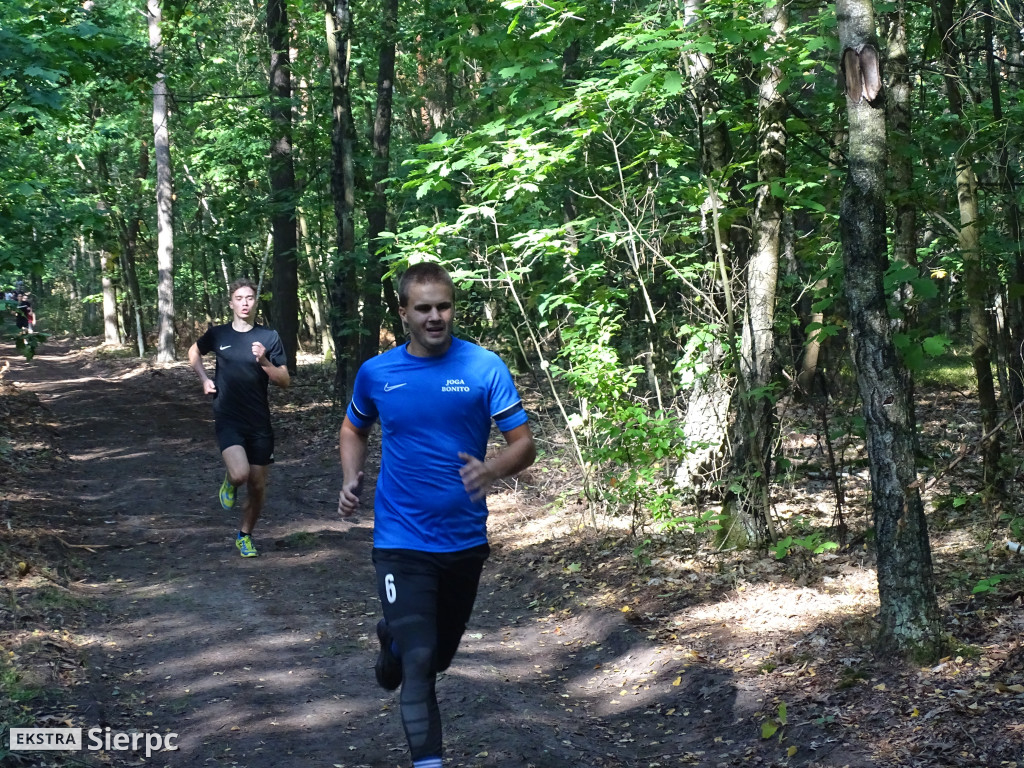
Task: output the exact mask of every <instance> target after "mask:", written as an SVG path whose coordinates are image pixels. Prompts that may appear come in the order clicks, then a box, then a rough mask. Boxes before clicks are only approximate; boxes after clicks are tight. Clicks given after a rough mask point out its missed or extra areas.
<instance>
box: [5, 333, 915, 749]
mask: <svg viewBox="0 0 1024 768" xmlns="http://www.w3.org/2000/svg"><path fill="white" fill-rule="evenodd" d="M304 377H305V374H304V373H303V372H302V371H300V375H299V376H298V377H297V380H296V386H294V387H293V388H292V389H291V390H289V391H287V392H274V394H273V399H272V408H273V410H274V412H275V426H276V432H277V450H276V455H277V463H276V465H275V466H274V468H273V470H272V475H271V479H270V486H269V492H268V498H267V508H266V512H265V515H264V518H263V520H262V521H261V523H260V525H259V527H258V528H257V531H256V536H255V540H256V543H257V545H258V546H259V547H260V552H261V556H260V557H258V558H252V559H248V560H246V559H243V558H241V557H239V556H238V555H237V552H236V551H235V548H234V546H233V544H232V535H233V532H234V530H235V529H236V526H237V519H236V516H235V515H234V514H227V513H225V512H223V511H222V510H221V509H220V507H219V505H218V504H217V500H216V490H217V487H218V485H219V483H220V480H221V477H222V472H223V470H222V466H221V464H220V461H219V457H218V455H217V453H216V448H215V445H214V440H213V429H212V419H211V416H210V411H209V406H208V403H207V402H206V401H205V400H204V398H203V397H202V395H201V393H200V390H199V387H198V385H197V384H196V382H195V379H194V374H192V372H191V371H189V370H188V369H187V368H186V367H185V366H184V365H182V364H179V365H177V366H171V367H166V368H157V367H153V366H138V365H137V364H136V363H134V362H126V361H106V362H103V361H96V360H94V359H93V358H91V357H90V356H83V355H81V354H78V353H76V352H75V350H74V349H72V348H71V347H70V346H69V345H68V344H66V343H65V344H62V343H59V342H58V343H51V344H49V345H48V346H47V347H46V348H45V349H44V350H42V353H41V354H40V355H39V356H37V357H36V358H35V360H34V361H32V362H31V363H25V362H23V361H18V362H15V367H14V369H13V370H12V372H11V373H10V374H8V380H9V381H10V380H16V381H20V382H22V386H24V387H25V388H28V389H31V390H32V391H34V392H36V393H37V394H38V396H39V397H40V399H41V400H42V401H43V403H44V404H45V405H46V406H47V407H48V408H49V409H51V410H52V412H53V413H54V414H55V417H56V420H57V422H58V423H59V431H60V445H61V447H62V448H63V450H64V451H65V452H66V454H67V460H66V461H64V462H63V463H62V464H61V467H62V469H61V470H60V471H59V472H56V473H55V472H53V471H52V470H51V471H49V472H48V473H46V474H39V475H37V476H31V475H29V476H28V478H27V479H28V482H29V483H31V484H34V485H35V486H36V487H37V488H39V492H38V498H37V499H36V502H37V503H38V504H39V505H40V510H41V514H45V515H46V516H48V518H49V519H51V520H54V521H62V533H61V535H62V536H63V537H64V538H65V540H66V541H67V542H68V543H69V544H70V545H71V546H72V547H73V552H74V555H75V556H76V557H77V558H78V560H79V564H78V565H79V567H80V569H81V572H82V573H85V574H87V575H86V577H85V578H83V579H80V580H78V581H77V582H76V583H75V584H74V585H73V590H74V591H75V592H76V594H77V595H79V596H81V597H85V598H88V599H89V601H90V604H91V605H94V606H96V607H97V608H98V610H96V611H95V612H93V613H91V614H90V618H89V620H88V621H87V622H86V624H87V625H86V626H84V627H79V628H78V629H77V634H78V637H79V639H80V641H81V642H83V643H84V644H85V647H86V650H87V659H86V671H85V674H84V677H85V680H84V682H82V684H81V685H79V686H77V688H75V689H74V692H75V694H76V695H77V698H78V701H77V705H76V706H77V709H76V710H75V711H74V718H73V719H74V723H75V724H76V725H80V726H82V727H84V728H86V729H89V728H108V727H109V728H110V729H111V731H112V732H132V731H139V732H147V733H148V732H156V733H164V734H166V733H176V734H177V741H176V743H177V746H178V750H177V751H164V752H159V753H157V754H154V755H153V756H152V757H151V759H149V760H143V758H144V754H142V753H141V751H139V750H137V751H117V750H109V751H102V752H100V751H87V752H82V753H80V754H79V755H78V756H77V757H76V760H77V762H76V763H75V764H76V765H96V766H98V765H112V766H126V765H142V764H145V765H155V766H173V767H175V768H177V767H178V766H181V767H186V766H187V767H189V768H193V767H198V766H242V767H243V768H272V767H276V766H327V767H333V768H338V767H341V768H396V767H397V768H404V767H406V766H408V765H409V762H408V759H407V750H406V746H405V740H404V736H403V734H402V730H401V724H400V721H399V717H398V713H397V707H396V705H397V698H396V696H395V695H393V694H389V693H386V692H384V691H381V690H380V689H379V688H378V687H377V686H376V684H375V682H374V677H373V669H372V667H373V660H374V655H375V651H376V640H375V638H373V639H372V640H371V638H372V637H373V634H372V630H373V627H374V625H375V623H376V620H377V617H378V615H379V607H378V603H377V598H376V595H375V593H374V589H373V576H372V569H371V566H370V546H371V533H372V529H371V520H370V516H369V514H367V515H364V516H363V517H362V519H361V520H360V521H358V522H357V523H355V524H348V523H343V522H341V521H340V520H339V519H338V518H337V516H336V503H337V488H338V480H339V478H338V470H337V457H336V442H335V440H334V438H333V436H332V435H331V434H330V430H327V429H325V426H324V425H325V424H326V423H328V422H329V416H330V414H329V407H328V405H326V404H324V403H317V402H315V398H313V397H312V395H311V392H312V391H313V389H314V388H313V387H310V386H308V377H305V378H304ZM530 494H531V491H530V489H529V487H528V484H526V485H525V486H519V487H518V488H516V489H513V490H508V491H505V492H502V493H499V494H495V496H494V497H493V499H492V544H493V547H494V555H493V556H492V559H491V561H490V563H489V565H488V568H487V570H486V571H485V577H484V583H483V585H482V587H481V595H480V599H479V601H478V604H477V610H476V613H475V618H474V622H473V624H472V626H471V627H470V629H469V631H468V633H467V636H466V638H465V641H464V644H463V647H462V649H461V651H460V655H459V657H458V658H457V660H456V663H455V664H454V665H453V668H452V670H451V671H450V672H449V673H447V674H446V675H444V676H443V677H442V679H441V680H440V682H439V685H438V690H439V697H440V700H441V710H442V717H443V720H444V724H445V742H446V750H447V757H446V765H450V766H464V767H465V768H489V767H491V766H502V768H531V767H532V768H566V767H570V768H660V767H663V766H681V765H698V766H732V765H748V764H756V765H764V766H768V765H780V766H781V765H792V766H805V765H806V766H837V767H838V766H850V768H857V767H858V766H860V767H863V768H866V767H867V766H875V765H878V766H881V765H887V764H889V763H886V762H884V761H878V760H876V759H872V758H869V757H868V755H869V751H868V750H867V749H866V748H865V746H864V745H863V744H861V743H860V740H859V739H860V735H861V733H863V732H858V731H857V728H858V727H867V728H870V727H871V722H870V721H867V722H865V723H853V722H852V721H851V720H849V719H847V720H845V721H844V719H843V716H842V712H841V711H840V710H841V707H840V706H835V707H834V708H833V710H834V715H835V716H833V715H830V714H829V711H832V710H829V708H828V704H829V701H828V697H824V698H821V697H820V696H819V698H817V699H815V696H816V695H817V694H813V693H812V692H811V690H810V688H811V687H812V686H803V684H802V683H801V682H800V680H801V676H802V675H810V676H811V677H813V675H814V674H815V670H814V669H813V668H811V669H810V671H809V672H807V667H808V664H807V663H806V661H803V663H802V667H801V662H802V660H801V658H800V657H799V656H797V657H796V658H791V659H790V662H791V663H792V669H793V670H796V671H794V672H793V673H792V674H793V675H794V676H795V677H793V678H790V679H789V680H787V681H786V684H787V685H789V686H790V688H789V689H788V691H787V693H786V696H787V700H788V701H789V702H790V707H791V708H792V709H796V708H797V705H798V704H800V703H803V704H804V705H805V706H804V707H803V711H802V712H801V718H802V719H803V722H800V723H796V722H795V721H794V722H793V723H792V724H791V725H790V727H789V729H788V731H787V735H788V738H789V740H788V741H783V740H782V739H771V740H764V739H762V738H761V725H762V723H763V722H764V721H765V720H766V719H768V718H770V717H771V716H772V714H773V713H776V711H777V704H778V701H779V699H778V698H775V697H774V696H773V694H774V692H775V689H773V685H774V683H772V682H771V681H767V682H766V678H764V677H763V676H759V675H758V665H760V664H764V663H765V660H766V659H768V658H769V657H770V656H771V655H772V653H773V652H774V651H778V650H779V648H780V647H781V646H782V642H783V640H782V638H788V640H786V642H787V643H792V642H793V640H792V633H793V630H794V629H795V628H796V625H797V623H798V621H797V620H793V621H792V622H791V624H790V626H782V627H780V628H779V629H778V630H773V631H774V632H775V635H772V634H771V632H768V631H765V632H764V633H763V634H762V635H761V636H760V639H759V641H758V642H759V643H762V644H763V645H762V646H760V647H753V648H752V647H751V646H750V645H749V637H745V638H740V637H739V635H738V634H734V631H736V632H738V627H736V626H734V625H733V624H731V623H730V622H729V621H723V620H722V618H721V617H720V616H718V615H715V614H713V613H710V612H709V613H708V614H707V615H704V614H701V613H700V612H699V611H697V610H693V611H690V612H689V613H686V610H688V609H693V608H697V607H699V602H698V601H696V598H695V599H694V600H688V598H686V595H687V594H689V593H688V592H687V590H689V589H690V586H689V584H686V583H680V584H676V585H675V586H674V587H673V589H674V592H673V593H672V594H673V595H674V597H673V600H674V602H673V610H674V611H675V613H674V614H670V613H669V612H667V611H666V612H665V613H663V614H661V615H657V616H655V615H653V614H652V615H647V614H646V613H645V612H647V611H654V610H656V609H657V607H658V602H657V600H656V599H650V598H649V596H650V595H655V596H657V595H658V593H659V592H660V591H662V590H667V589H668V588H669V585H661V586H659V585H658V584H657V583H656V582H651V583H652V584H653V585H654V586H651V587H650V588H649V589H647V591H646V592H645V594H647V595H648V602H646V603H642V602H640V601H639V599H638V601H637V602H635V603H634V609H633V610H632V611H628V610H627V611H624V610H623V608H624V607H626V606H624V605H623V604H622V601H621V599H619V598H608V597H607V594H608V593H607V591H605V590H603V587H605V586H606V584H605V582H604V581H602V580H603V579H608V580H611V578H612V577H614V575H615V573H617V572H620V571H621V566H618V565H612V564H611V563H609V564H608V565H609V569H608V570H607V571H604V572H602V570H601V569H602V567H603V565H604V564H602V563H593V564H591V565H592V568H591V571H592V573H591V574H590V576H591V578H590V579H589V580H587V581H585V580H584V579H583V575H582V574H580V575H576V570H577V569H574V568H572V567H569V563H567V562H562V561H561V560H559V559H558V557H559V555H557V554H555V555H552V550H551V549H550V548H549V547H547V546H546V545H545V544H544V543H543V542H542V541H540V542H539V543H537V544H532V543H530V542H531V539H530V535H529V532H530V530H531V528H532V527H534V526H535V525H537V524H543V523H544V519H545V513H544V510H543V509H540V508H539V507H538V505H537V500H536V498H535V497H531V495H530ZM769 588H770V587H769ZM636 591H637V592H639V590H636ZM776 594H777V595H778V594H781V593H776ZM789 597H792V595H789ZM764 599H765V600H767V601H770V600H771V599H772V596H771V594H770V593H765V595H764ZM774 599H776V600H778V599H781V598H779V597H777V596H776V597H775V598H774ZM616 601H617V602H616ZM758 605H759V603H758V601H754V602H752V603H751V606H752V608H751V610H750V613H749V614H747V615H745V616H744V617H743V619H742V620H743V621H745V622H748V623H750V624H755V623H757V622H758V616H757V612H758V611H759V610H762V608H759V607H757V606H758ZM673 615H674V616H676V617H677V618H676V619H674V620H673V619H672V616H673ZM747 629H749V627H747ZM811 630H813V627H812V628H811ZM811 630H808V632H809V634H806V635H804V636H805V637H811V638H813V631H811ZM800 634H802V635H803V634H804V633H803V630H801V631H800ZM773 638H774V639H773ZM800 642H802V641H800V640H798V641H797V645H799V643H800ZM846 653H848V654H849V653H850V651H846ZM777 663H781V662H773V665H772V666H773V668H774V667H775V666H776V665H777ZM801 670H803V671H801ZM773 679H777V680H781V679H782V678H773ZM804 679H807V680H810V677H807V678H804ZM802 686H803V687H807V688H808V690H806V691H804V692H803V693H801V692H800V689H801V687H802ZM801 697H803V698H802V699H801ZM808 713H812V714H817V715H821V718H820V721H818V720H814V719H813V718H812V717H811V716H810V715H809V714H808ZM890 717H891V713H890V712H889V711H888V710H885V709H878V710H876V712H875V722H876V723H879V724H880V723H882V722H884V721H886V720H887V719H889V718H890ZM783 719H784V718H783ZM792 744H799V745H800V749H799V750H797V751H796V752H795V754H794V753H793V750H792V749H791V747H790V745H792ZM892 764H899V763H898V762H897V763H892Z"/></svg>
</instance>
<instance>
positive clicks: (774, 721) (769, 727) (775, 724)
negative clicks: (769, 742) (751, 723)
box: [761, 701, 789, 739]
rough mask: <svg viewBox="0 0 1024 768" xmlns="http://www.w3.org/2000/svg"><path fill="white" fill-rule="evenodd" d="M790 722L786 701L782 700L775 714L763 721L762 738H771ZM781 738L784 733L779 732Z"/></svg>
mask: <svg viewBox="0 0 1024 768" xmlns="http://www.w3.org/2000/svg"><path fill="white" fill-rule="evenodd" d="M788 723H789V716H788V713H787V707H786V702H784V701H780V702H779V705H778V707H776V709H775V716H774V717H772V718H769V719H768V720H765V721H764V722H763V723H761V738H762V739H770V738H772V737H773V736H774V735H775V734H777V733H779V731H780V730H781V729H783V728H785V727H786V725H787V724H788ZM779 737H780V738H781V737H782V735H781V734H779Z"/></svg>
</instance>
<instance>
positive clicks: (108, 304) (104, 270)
mask: <svg viewBox="0 0 1024 768" xmlns="http://www.w3.org/2000/svg"><path fill="white" fill-rule="evenodd" d="M111 271H112V265H111V263H110V254H108V253H107V252H106V251H100V285H101V286H102V290H103V343H104V344H110V345H111V346H117V345H118V344H120V343H121V332H120V330H119V329H118V324H117V290H116V289H115V287H114V279H113V277H111V274H110V273H111Z"/></svg>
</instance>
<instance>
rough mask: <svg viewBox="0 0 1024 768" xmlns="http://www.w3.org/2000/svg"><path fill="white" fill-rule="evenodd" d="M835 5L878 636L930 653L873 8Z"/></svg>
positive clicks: (924, 537)
mask: <svg viewBox="0 0 1024 768" xmlns="http://www.w3.org/2000/svg"><path fill="white" fill-rule="evenodd" d="M836 11H837V15H838V21H839V49H840V51H841V54H840V55H841V65H842V75H843V78H844V83H845V89H846V112H847V117H848V120H849V124H850V143H849V152H848V157H849V170H848V172H847V177H846V185H845V186H844V188H843V194H842V199H841V201H840V209H839V217H840V232H841V235H842V248H843V265H844V267H845V282H844V287H845V294H846V299H847V302H848V303H849V307H850V320H849V322H850V338H851V343H852V346H853V361H854V368H855V370H856V374H857V387H858V389H859V390H860V396H861V400H862V402H863V413H864V418H865V421H866V426H867V448H868V458H869V460H870V463H871V505H872V513H873V519H874V524H875V535H876V540H877V543H878V555H877V557H878V562H877V568H878V595H879V602H880V611H879V620H880V624H881V625H880V635H879V640H880V643H881V645H882V647H885V648H896V649H899V650H901V651H904V652H911V653H920V654H921V655H923V656H927V657H931V656H934V655H935V654H936V653H937V651H938V650H939V648H940V632H939V630H940V624H939V613H938V603H937V601H936V598H935V587H934V581H933V573H932V560H931V548H930V544H929V542H928V526H927V522H926V520H925V516H924V505H923V503H922V501H921V494H920V491H919V490H918V484H917V475H916V468H915V464H914V438H913V433H914V424H913V421H912V419H911V409H910V404H909V403H908V402H907V398H908V389H907V387H906V384H905V383H904V381H903V379H904V377H905V376H906V375H907V372H906V368H905V367H904V366H903V364H902V362H901V361H900V359H899V356H898V355H897V354H896V348H895V345H894V344H893V342H892V337H891V330H890V324H889V315H888V309H887V306H886V295H885V288H884V285H883V281H882V277H883V275H884V274H885V271H886V268H887V267H888V251H887V242H886V208H885V206H886V199H885V197H886V196H885V190H886V151H887V148H886V129H885V109H884V107H883V104H882V73H881V57H880V55H879V48H878V39H877V36H876V32H875V18H874V7H873V4H872V2H871V0H837V2H836Z"/></svg>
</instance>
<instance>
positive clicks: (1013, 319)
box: [982, 0, 1024, 429]
mask: <svg viewBox="0 0 1024 768" xmlns="http://www.w3.org/2000/svg"><path fill="white" fill-rule="evenodd" d="M982 11H983V12H982V23H983V25H984V30H985V63H986V70H987V73H988V82H989V92H990V93H991V95H992V118H993V119H994V120H995V121H996V122H997V123H1002V122H1003V100H1002V84H1001V82H1000V78H999V75H998V65H997V62H998V60H997V57H996V51H995V47H996V46H995V31H994V29H993V24H992V16H993V14H992V3H991V0H985V2H984V4H983V8H982ZM1008 37H1009V38H1010V39H1011V42H1010V46H1011V47H1012V49H1017V50H1011V51H1009V52H1008V54H1009V58H1010V62H1009V63H1010V64H1011V65H1012V69H1011V71H1014V72H1015V71H1016V68H1017V66H1018V65H1019V63H1020V62H1019V60H1020V56H1019V53H1018V50H1019V46H1020V38H1019V36H1018V35H1009V36H1008ZM1010 167H1011V166H1010V142H1009V141H1008V138H1007V137H1006V136H1004V135H1002V134H1000V136H999V151H998V156H997V160H996V168H995V170H996V174H997V176H996V178H997V183H998V185H999V190H1000V192H1001V193H1002V195H1003V202H1002V206H1003V210H1004V211H1005V214H1004V216H1005V219H1004V220H1005V222H1006V225H1005V226H1006V234H1007V237H1008V238H1009V241H1010V242H1011V243H1014V244H1015V245H1016V248H1015V253H1014V257H1013V258H1012V259H1010V260H1009V261H1010V263H1012V264H1013V269H1014V275H1013V279H1012V281H1011V282H1014V283H1017V284H1018V286H1020V285H1021V284H1024V251H1022V249H1021V236H1022V232H1021V211H1020V205H1019V204H1018V203H1017V186H1018V184H1017V178H1016V176H1015V174H1014V173H1013V171H1011V169H1010ZM1013 293H1014V292H1011V295H1010V296H1009V297H1007V298H1006V301H1005V309H1006V316H1005V322H1006V333H1005V347H1004V348H1005V364H1006V380H1007V386H1006V389H1005V392H1004V397H1005V399H1006V401H1007V405H1008V406H1009V409H1010V410H1015V409H1016V408H1017V407H1018V406H1020V404H1021V403H1024V296H1021V295H1020V294H1021V292H1020V288H1019V287H1018V289H1017V291H1016V294H1017V295H1016V296H1014V295H1013ZM1018 429H1020V427H1019V420H1018Z"/></svg>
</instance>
